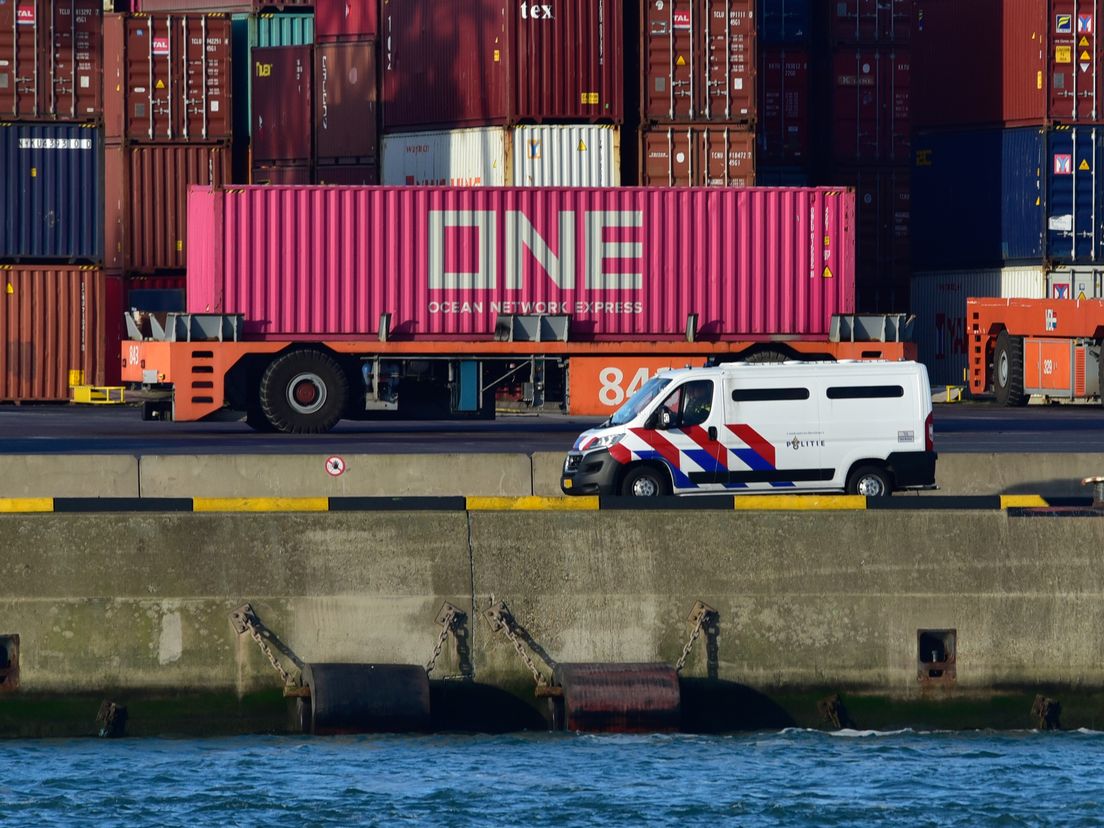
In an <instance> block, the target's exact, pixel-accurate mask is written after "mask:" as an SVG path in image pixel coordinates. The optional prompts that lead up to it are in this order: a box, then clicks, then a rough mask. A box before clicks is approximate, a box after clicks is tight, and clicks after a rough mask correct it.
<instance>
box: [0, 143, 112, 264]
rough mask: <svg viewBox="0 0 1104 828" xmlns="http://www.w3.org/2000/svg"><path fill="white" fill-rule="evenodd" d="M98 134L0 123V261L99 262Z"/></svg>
mask: <svg viewBox="0 0 1104 828" xmlns="http://www.w3.org/2000/svg"><path fill="white" fill-rule="evenodd" d="M103 198H104V191H103V133H102V131H101V130H100V129H98V128H94V127H90V126H83V125H80V124H0V260H9V261H12V260H16V261H54V262H74V263H77V262H88V263H90V264H96V263H99V262H100V261H102V260H103Z"/></svg>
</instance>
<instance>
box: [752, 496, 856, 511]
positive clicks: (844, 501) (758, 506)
mask: <svg viewBox="0 0 1104 828" xmlns="http://www.w3.org/2000/svg"><path fill="white" fill-rule="evenodd" d="M733 500H734V501H735V503H736V511H738V512H759V511H764V512H790V511H794V512H799V511H813V512H839V511H847V512H860V511H864V510H865V509H866V498H865V497H863V496H862V495H737V496H736V497H735V498H733Z"/></svg>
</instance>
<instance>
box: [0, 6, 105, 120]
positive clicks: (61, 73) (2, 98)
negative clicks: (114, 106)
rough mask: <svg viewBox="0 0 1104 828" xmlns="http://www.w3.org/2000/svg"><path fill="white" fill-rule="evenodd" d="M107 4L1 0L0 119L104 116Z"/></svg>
mask: <svg viewBox="0 0 1104 828" xmlns="http://www.w3.org/2000/svg"><path fill="white" fill-rule="evenodd" d="M102 53H103V4H102V3H101V2H99V1H98V0H72V2H69V3H59V2H54V0H0V117H3V118H8V119H12V120H17V121H52V120H71V121H98V120H100V118H101V117H102V116H103V69H102V67H101V61H102Z"/></svg>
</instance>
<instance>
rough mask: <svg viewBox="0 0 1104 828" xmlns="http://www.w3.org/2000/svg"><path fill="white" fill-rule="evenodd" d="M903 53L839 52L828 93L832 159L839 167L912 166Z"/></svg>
mask: <svg viewBox="0 0 1104 828" xmlns="http://www.w3.org/2000/svg"><path fill="white" fill-rule="evenodd" d="M909 58H910V54H909V51H908V50H907V49H872V48H864V49H840V50H838V51H837V52H836V53H835V56H834V58H833V61H832V66H833V70H834V71H833V75H832V81H833V89H832V157H833V159H834V160H835V161H837V162H842V163H860V164H865V163H898V164H907V163H909V161H910V157H909V155H910V153H909V149H910V140H911V139H910V135H911V132H912V119H911V108H910V106H909V91H910V88H911V71H910V59H909Z"/></svg>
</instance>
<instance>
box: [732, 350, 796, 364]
mask: <svg viewBox="0 0 1104 828" xmlns="http://www.w3.org/2000/svg"><path fill="white" fill-rule="evenodd" d="M791 359H794V357H793V356H791V355H790V354H788V353H786V352H785V351H776V350H775V349H773V348H766V349H764V350H761V351H756V352H755V353H753V354H748V355H747V356H746V357H744V358H743V359H741V360H740V361H741V362H769V363H777V362H789V361H790V360H791Z"/></svg>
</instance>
